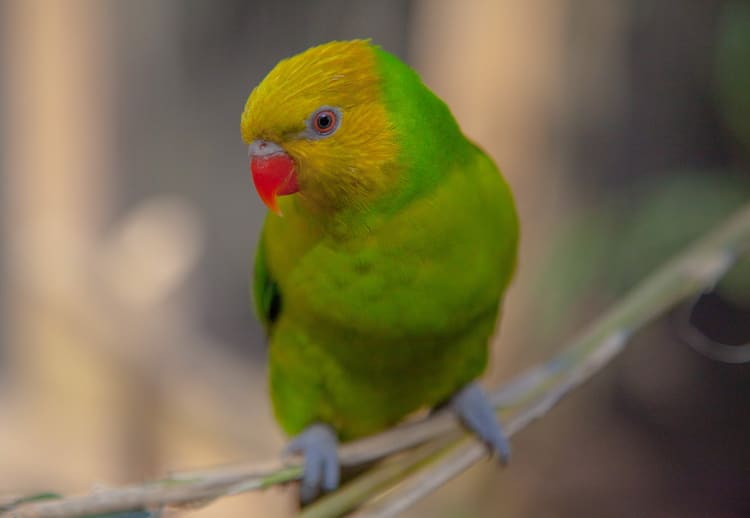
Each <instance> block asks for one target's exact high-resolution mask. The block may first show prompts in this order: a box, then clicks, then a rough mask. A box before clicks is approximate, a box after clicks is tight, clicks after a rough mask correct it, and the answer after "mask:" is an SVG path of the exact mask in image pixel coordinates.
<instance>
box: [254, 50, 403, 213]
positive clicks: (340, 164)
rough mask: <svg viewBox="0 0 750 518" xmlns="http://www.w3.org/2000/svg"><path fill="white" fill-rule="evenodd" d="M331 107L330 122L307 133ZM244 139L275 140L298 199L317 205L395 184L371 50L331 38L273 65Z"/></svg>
mask: <svg viewBox="0 0 750 518" xmlns="http://www.w3.org/2000/svg"><path fill="white" fill-rule="evenodd" d="M320 110H331V111H329V112H327V113H330V114H332V115H335V118H336V119H337V120H336V121H335V122H336V127H335V128H332V129H333V131H332V132H331V133H330V134H327V135H321V134H319V133H316V132H315V131H313V128H312V127H311V125H312V124H314V123H315V121H314V120H313V118H314V116H316V114H317V113H318V112H319V111H320ZM241 129H242V137H243V139H244V140H245V142H247V143H248V144H250V143H251V142H253V141H257V140H263V141H269V142H273V143H275V144H277V145H279V146H280V147H281V148H283V150H284V151H285V152H286V153H288V154H289V156H290V157H292V159H293V160H294V162H295V164H296V169H297V176H298V177H297V182H298V184H299V194H300V196H301V199H302V200H304V201H305V202H306V203H309V204H311V205H312V206H313V207H315V208H317V209H322V210H325V211H327V210H336V209H341V208H347V207H349V206H351V205H366V204H367V203H368V202H369V200H370V199H372V198H373V197H374V196H377V194H378V193H382V192H384V191H385V190H386V189H388V188H389V187H391V186H392V185H393V182H394V171H395V167H394V164H395V162H396V160H397V154H398V146H397V138H396V135H395V132H394V129H393V127H392V125H391V123H390V121H389V118H388V115H387V112H386V106H385V104H384V101H383V94H382V87H381V76H380V72H379V69H378V65H377V57H376V54H375V47H374V46H373V45H372V44H371V43H370V42H369V41H367V40H354V41H334V42H330V43H326V44H323V45H320V46H317V47H313V48H311V49H309V50H306V51H305V52H302V53H301V54H298V55H296V56H293V57H291V58H288V59H285V60H283V61H281V62H279V63H278V64H277V65H276V67H275V68H274V69H273V70H271V72H270V73H269V74H268V75H267V76H266V77H265V79H263V81H262V82H261V83H260V84H259V85H258V86H257V87H256V88H255V89H254V90H253V92H252V93H251V94H250V97H249V98H248V100H247V103H246V104H245V109H244V111H243V113H242V119H241Z"/></svg>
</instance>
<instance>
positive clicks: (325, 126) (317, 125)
mask: <svg viewBox="0 0 750 518" xmlns="http://www.w3.org/2000/svg"><path fill="white" fill-rule="evenodd" d="M340 124H341V111H340V110H338V109H336V108H330V107H328V106H324V107H322V108H319V109H318V110H316V111H315V113H313V114H312V116H311V117H310V120H309V123H308V126H309V127H310V129H311V130H312V131H313V133H314V134H315V135H316V136H318V137H328V136H329V135H332V134H333V133H334V132H335V131H336V130H337V129H338V127H339V125H340Z"/></svg>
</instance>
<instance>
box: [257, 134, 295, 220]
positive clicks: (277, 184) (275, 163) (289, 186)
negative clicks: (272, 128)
mask: <svg viewBox="0 0 750 518" xmlns="http://www.w3.org/2000/svg"><path fill="white" fill-rule="evenodd" d="M250 172H251V173H252V175H253V183H254V184H255V190H256V191H258V196H260V199H261V200H263V203H265V204H266V207H268V208H269V209H270V210H272V211H273V212H274V213H276V214H278V215H281V211H280V210H279V205H278V202H277V200H276V197H277V196H282V195H285V194H294V193H295V192H297V191H299V187H298V186H297V171H296V167H295V164H294V160H292V158H291V157H290V156H289V155H287V154H286V153H285V152H284V151H283V150H282V149H281V148H280V147H279V146H277V145H276V144H274V143H272V142H264V141H255V142H253V143H252V144H251V146H250Z"/></svg>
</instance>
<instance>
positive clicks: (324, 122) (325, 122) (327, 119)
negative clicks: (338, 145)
mask: <svg viewBox="0 0 750 518" xmlns="http://www.w3.org/2000/svg"><path fill="white" fill-rule="evenodd" d="M330 125H331V116H330V115H327V114H325V113H322V114H320V115H318V127H319V128H320V129H328V127H329V126H330Z"/></svg>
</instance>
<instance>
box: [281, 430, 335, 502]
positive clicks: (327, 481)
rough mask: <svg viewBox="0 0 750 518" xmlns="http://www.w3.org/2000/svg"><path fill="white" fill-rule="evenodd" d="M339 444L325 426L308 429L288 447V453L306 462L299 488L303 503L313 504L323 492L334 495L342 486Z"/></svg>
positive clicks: (333, 434) (286, 450)
mask: <svg viewBox="0 0 750 518" xmlns="http://www.w3.org/2000/svg"><path fill="white" fill-rule="evenodd" d="M337 448H338V440H337V439H336V433H335V432H334V431H333V429H332V428H331V427H330V426H328V425H326V424H323V423H316V424H313V425H310V426H308V427H307V428H305V430H304V431H303V432H302V433H301V434H299V435H298V436H297V437H295V438H294V439H292V441H291V442H290V443H289V444H288V445H287V446H286V448H285V450H284V451H285V452H287V453H297V454H300V455H302V456H304V458H305V468H304V472H303V474H302V483H301V485H300V500H301V501H302V503H308V502H310V501H312V500H313V499H314V498H315V497H316V496H318V493H319V492H320V489H323V491H332V490H334V489H336V488H337V487H338V485H339V477H340V468H339V457H338V450H337Z"/></svg>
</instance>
